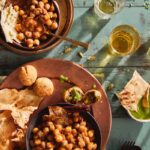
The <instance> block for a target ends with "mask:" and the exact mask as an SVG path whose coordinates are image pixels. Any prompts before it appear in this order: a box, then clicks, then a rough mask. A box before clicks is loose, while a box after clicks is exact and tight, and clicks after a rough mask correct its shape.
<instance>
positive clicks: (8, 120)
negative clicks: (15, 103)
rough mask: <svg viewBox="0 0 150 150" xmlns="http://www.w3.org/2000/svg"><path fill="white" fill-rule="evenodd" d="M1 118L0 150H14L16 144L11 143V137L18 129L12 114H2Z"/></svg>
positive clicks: (0, 114) (5, 112)
mask: <svg viewBox="0 0 150 150" xmlns="http://www.w3.org/2000/svg"><path fill="white" fill-rule="evenodd" d="M0 118H1V120H0V129H1V130H0V150H13V149H14V148H13V147H14V144H13V143H12V142H11V135H12V132H14V131H15V130H16V128H17V127H16V125H15V124H14V120H13V118H12V117H11V112H10V111H4V112H2V113H0Z"/></svg>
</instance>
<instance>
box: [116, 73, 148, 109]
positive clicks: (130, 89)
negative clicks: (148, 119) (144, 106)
mask: <svg viewBox="0 0 150 150" xmlns="http://www.w3.org/2000/svg"><path fill="white" fill-rule="evenodd" d="M148 87H149V84H148V83H147V82H146V81H145V80H144V79H143V78H142V77H141V76H140V75H139V73H138V72H137V71H135V72H134V74H133V77H132V79H131V80H130V81H129V82H128V83H127V85H126V86H125V88H124V90H123V91H121V92H120V93H119V94H118V96H119V99H120V102H121V104H122V106H123V107H124V108H125V109H127V110H132V111H137V110H138V102H139V100H140V99H141V98H142V97H143V96H144V94H145V92H146V90H147V89H148Z"/></svg>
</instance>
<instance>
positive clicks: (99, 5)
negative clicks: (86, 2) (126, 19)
mask: <svg viewBox="0 0 150 150" xmlns="http://www.w3.org/2000/svg"><path fill="white" fill-rule="evenodd" d="M125 2H126V0H94V10H95V13H96V14H97V15H98V16H99V17H100V18H102V19H109V18H110V17H111V16H112V15H114V14H116V13H118V12H119V11H120V10H121V9H122V8H123V7H124V6H125Z"/></svg>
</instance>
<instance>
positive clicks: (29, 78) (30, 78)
mask: <svg viewBox="0 0 150 150" xmlns="http://www.w3.org/2000/svg"><path fill="white" fill-rule="evenodd" d="M18 77H19V80H20V82H21V83H22V84H23V85H24V86H31V85H32V84H33V83H34V82H35V81H36V79H37V70H36V68H35V67H33V66H32V65H26V66H23V67H21V68H20V70H19V75H18Z"/></svg>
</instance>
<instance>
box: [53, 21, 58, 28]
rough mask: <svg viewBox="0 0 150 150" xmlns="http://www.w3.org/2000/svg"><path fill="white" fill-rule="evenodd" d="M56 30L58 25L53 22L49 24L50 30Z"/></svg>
mask: <svg viewBox="0 0 150 150" xmlns="http://www.w3.org/2000/svg"><path fill="white" fill-rule="evenodd" d="M57 28H58V24H57V22H56V21H54V22H53V23H52V24H51V29H52V30H56V29H57Z"/></svg>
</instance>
